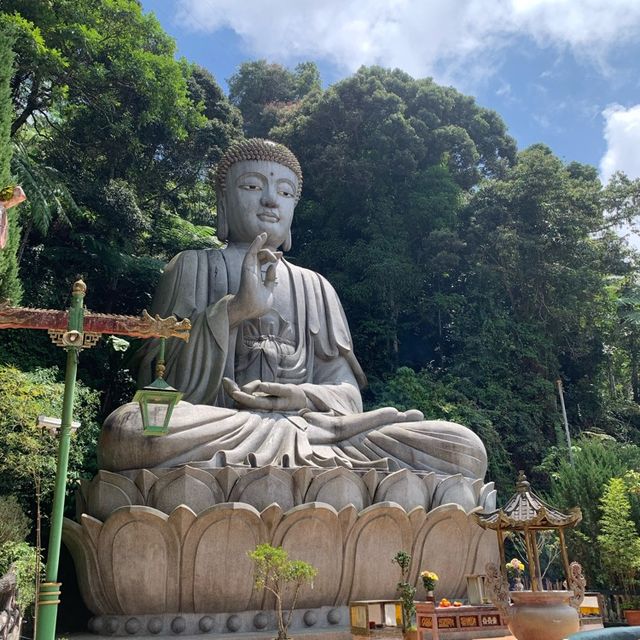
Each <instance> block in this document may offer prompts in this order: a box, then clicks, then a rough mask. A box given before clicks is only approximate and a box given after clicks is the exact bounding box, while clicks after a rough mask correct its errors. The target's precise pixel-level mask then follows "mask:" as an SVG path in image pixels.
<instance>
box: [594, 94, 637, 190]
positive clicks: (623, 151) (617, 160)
mask: <svg viewBox="0 0 640 640" xmlns="http://www.w3.org/2000/svg"><path fill="white" fill-rule="evenodd" d="M602 115H603V116H604V119H605V125H604V138H605V141H606V143H607V151H606V152H605V154H604V155H603V156H602V160H601V161H600V175H601V177H602V180H603V181H607V180H609V178H610V177H611V175H612V174H613V173H614V172H615V171H624V172H625V173H626V174H627V175H628V176H629V177H630V178H640V152H639V150H640V104H637V105H635V106H633V107H629V108H628V109H625V108H624V107H623V106H621V105H619V104H614V105H610V106H609V107H607V108H606V109H605V110H604V111H603V112H602Z"/></svg>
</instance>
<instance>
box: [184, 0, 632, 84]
mask: <svg viewBox="0 0 640 640" xmlns="http://www.w3.org/2000/svg"><path fill="white" fill-rule="evenodd" d="M177 6H178V13H177V19H178V20H179V22H180V23H181V24H183V25H184V26H186V27H188V28H191V29H194V30H200V31H205V32H214V31H216V30H217V29H220V28H223V27H228V28H230V29H232V30H233V31H235V32H236V33H237V34H238V35H239V36H240V37H241V38H242V39H243V40H244V42H245V45H246V46H247V48H248V49H249V50H250V52H251V53H252V54H253V55H255V56H260V57H265V58H268V59H270V60H275V61H280V62H285V63H286V62H291V61H295V60H300V59H310V58H312V59H324V60H328V61H331V62H333V63H335V64H337V65H338V66H339V67H341V68H343V69H345V70H347V71H353V70H355V69H357V68H358V67H359V66H360V65H363V64H366V65H369V64H381V65H383V66H385V67H400V68H402V69H404V70H406V71H408V72H409V73H411V74H413V75H415V76H425V75H433V76H435V77H436V78H438V79H440V80H442V79H443V78H444V79H447V76H450V75H453V76H456V75H458V72H460V71H464V73H465V75H466V76H467V77H469V75H470V74H471V75H475V76H476V77H477V76H478V75H482V74H487V73H491V70H492V68H493V67H494V64H495V61H496V54H497V53H498V52H499V51H500V49H502V48H503V47H505V46H507V45H508V44H512V43H513V39H514V38H515V37H521V36H528V37H530V38H532V39H533V40H534V41H535V42H536V43H537V44H539V45H542V46H549V45H550V46H556V47H560V48H570V49H571V50H573V51H574V52H575V53H577V54H578V55H580V56H582V57H588V58H590V59H592V60H594V61H597V62H599V63H601V66H602V67H604V66H605V65H604V62H603V61H604V59H605V57H606V52H607V50H608V49H609V48H610V47H612V46H614V45H616V44H619V43H622V42H625V41H629V40H631V39H632V38H634V37H635V36H636V35H637V33H638V30H639V28H640V2H638V0H453V1H451V0H450V1H444V2H443V1H442V0H323V2H318V0H296V1H295V2H291V0H270V1H269V2H265V1H264V0H242V1H240V0H178V3H177Z"/></svg>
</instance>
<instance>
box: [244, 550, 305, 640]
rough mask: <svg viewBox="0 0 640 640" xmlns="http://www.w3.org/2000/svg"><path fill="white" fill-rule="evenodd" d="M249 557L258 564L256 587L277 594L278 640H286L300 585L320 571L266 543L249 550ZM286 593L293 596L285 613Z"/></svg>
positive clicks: (275, 595)
mask: <svg viewBox="0 0 640 640" xmlns="http://www.w3.org/2000/svg"><path fill="white" fill-rule="evenodd" d="M249 557H250V558H251V559H252V560H253V561H254V562H255V564H256V573H255V585H256V587H258V589H265V590H266V591H269V592H270V593H272V594H273V595H274V597H275V601H276V602H275V607H276V618H277V621H278V640H287V639H288V638H289V636H288V635H287V632H288V628H289V624H290V623H291V617H292V616H293V611H294V609H295V607H296V602H297V600H298V593H299V592H300V588H301V587H302V585H303V584H305V583H307V582H312V581H313V579H314V578H315V576H316V575H317V573H318V570H317V569H316V568H315V567H314V566H313V565H310V564H308V563H307V562H303V561H302V560H289V556H288V554H287V552H286V551H285V550H284V549H283V548H282V547H272V546H271V545H270V544H266V543H265V544H259V545H258V546H257V547H256V548H255V549H254V550H253V551H250V552H249ZM287 595H290V596H291V600H290V602H291V605H290V608H289V611H288V613H287V614H285V613H284V602H283V601H284V599H285V597H286V596H287Z"/></svg>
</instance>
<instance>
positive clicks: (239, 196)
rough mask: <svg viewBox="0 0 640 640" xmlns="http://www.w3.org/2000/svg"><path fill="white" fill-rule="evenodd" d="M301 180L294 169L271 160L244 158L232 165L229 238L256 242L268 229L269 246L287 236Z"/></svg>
mask: <svg viewBox="0 0 640 640" xmlns="http://www.w3.org/2000/svg"><path fill="white" fill-rule="evenodd" d="M297 190H298V179H297V178H296V175H295V173H294V172H293V171H291V169H289V168H288V167H285V166H283V165H281V164H278V163H277V162H271V161H267V160H242V161H240V162H236V163H235V164H233V165H232V166H231V167H230V168H229V172H228V174H227V181H226V190H225V195H224V198H225V210H226V214H227V223H228V225H229V240H231V241H232V242H253V240H254V239H255V238H256V236H257V235H258V234H260V233H263V232H265V231H266V232H267V234H268V240H267V243H266V244H267V246H269V247H271V248H273V249H277V248H278V247H279V246H280V245H281V244H282V243H283V242H284V241H285V240H286V239H287V236H288V234H289V229H290V228H291V222H292V220H293V210H294V208H295V206H296V193H297Z"/></svg>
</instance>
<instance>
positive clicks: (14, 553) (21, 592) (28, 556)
mask: <svg viewBox="0 0 640 640" xmlns="http://www.w3.org/2000/svg"><path fill="white" fill-rule="evenodd" d="M38 566H39V563H38V556H37V551H36V550H35V549H34V548H33V547H32V546H31V545H29V544H27V543H26V542H7V543H5V544H2V545H0V576H2V575H4V574H5V573H7V572H8V571H9V570H10V569H13V570H14V571H15V573H16V583H17V589H18V597H17V601H18V606H19V607H20V609H21V611H22V612H23V614H24V613H27V612H28V611H29V609H30V608H31V606H32V605H33V604H34V603H35V600H36V583H37V580H38V576H37V574H36V572H37V568H38Z"/></svg>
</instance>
